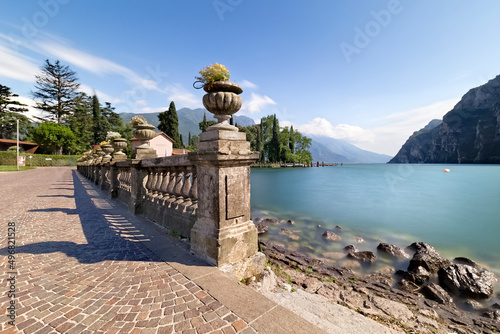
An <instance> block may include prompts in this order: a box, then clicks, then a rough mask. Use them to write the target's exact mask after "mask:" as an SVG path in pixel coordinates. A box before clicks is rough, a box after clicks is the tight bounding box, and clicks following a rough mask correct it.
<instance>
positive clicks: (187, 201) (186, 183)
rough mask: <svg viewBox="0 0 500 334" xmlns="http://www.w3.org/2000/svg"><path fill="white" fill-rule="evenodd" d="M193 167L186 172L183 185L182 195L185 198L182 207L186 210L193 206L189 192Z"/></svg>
mask: <svg viewBox="0 0 500 334" xmlns="http://www.w3.org/2000/svg"><path fill="white" fill-rule="evenodd" d="M191 175H192V172H191V167H187V168H186V171H185V172H184V184H183V185H182V189H181V195H182V197H183V203H182V206H183V207H184V208H186V207H188V206H190V205H191V204H192V201H191V198H190V197H189V192H190V191H191Z"/></svg>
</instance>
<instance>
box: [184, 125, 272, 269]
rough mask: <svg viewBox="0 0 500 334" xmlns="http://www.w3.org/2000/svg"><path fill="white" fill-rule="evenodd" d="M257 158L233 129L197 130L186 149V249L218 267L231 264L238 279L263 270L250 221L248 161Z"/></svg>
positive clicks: (255, 235)
mask: <svg viewBox="0 0 500 334" xmlns="http://www.w3.org/2000/svg"><path fill="white" fill-rule="evenodd" d="M209 129H210V128H209ZM258 157H259V153H258V152H251V151H250V143H249V142H247V141H246V135H245V133H243V132H238V131H237V129H236V128H235V127H234V130H227V127H226V129H224V130H219V129H215V130H212V131H207V132H204V133H202V134H201V135H200V142H199V144H198V148H197V152H193V153H189V159H190V160H191V161H192V162H193V163H194V165H195V166H196V173H197V179H196V181H195V182H196V183H197V191H198V194H197V196H196V197H197V198H198V209H197V213H198V219H197V221H196V223H195V224H194V226H193V228H192V230H191V250H192V251H193V252H194V253H195V254H197V255H198V256H200V257H202V258H204V259H206V260H207V261H209V262H210V263H213V264H215V265H217V266H219V267H224V266H227V267H231V268H230V269H229V270H230V271H232V272H233V273H234V274H235V275H236V276H238V277H249V276H251V275H254V274H256V273H259V272H261V271H262V270H263V268H264V261H265V256H264V255H263V254H261V253H258V239H257V230H256V228H255V225H254V224H253V222H252V221H251V220H250V165H251V164H252V163H254V162H255V161H256V160H257V159H258Z"/></svg>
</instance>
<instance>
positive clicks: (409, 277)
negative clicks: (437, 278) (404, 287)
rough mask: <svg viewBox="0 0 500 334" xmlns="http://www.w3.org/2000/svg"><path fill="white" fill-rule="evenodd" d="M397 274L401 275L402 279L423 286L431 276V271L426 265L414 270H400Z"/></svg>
mask: <svg viewBox="0 0 500 334" xmlns="http://www.w3.org/2000/svg"><path fill="white" fill-rule="evenodd" d="M396 275H397V276H399V277H401V280H406V281H409V282H412V283H414V284H416V285H417V286H422V285H423V284H425V283H426V282H427V281H428V280H429V278H430V277H431V273H430V272H428V271H427V270H426V269H425V268H424V267H420V266H419V267H417V268H415V269H414V270H413V271H411V272H408V271H403V270H398V271H397V272H396Z"/></svg>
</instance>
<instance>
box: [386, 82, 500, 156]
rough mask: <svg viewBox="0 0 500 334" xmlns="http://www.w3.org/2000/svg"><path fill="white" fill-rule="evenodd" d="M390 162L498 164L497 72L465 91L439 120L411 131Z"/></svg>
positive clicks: (499, 98) (499, 90) (499, 112)
mask: <svg viewBox="0 0 500 334" xmlns="http://www.w3.org/2000/svg"><path fill="white" fill-rule="evenodd" d="M389 162H390V163H479V164H491V163H494V164H498V163H500V75H499V76H497V77H496V78H494V79H492V80H490V81H488V82H487V83H486V84H484V85H482V86H479V87H476V88H473V89H471V90H469V91H468V92H467V93H466V94H465V95H464V96H463V97H462V99H461V100H460V101H459V102H458V103H457V104H456V105H455V107H454V108H453V109H452V110H451V111H449V112H448V113H447V114H446V115H444V117H443V120H442V121H441V122H440V123H439V122H436V120H433V121H431V123H429V124H428V125H427V126H426V127H424V128H423V129H421V130H419V131H417V132H415V133H413V135H412V136H411V137H410V138H408V140H407V141H406V143H405V144H404V145H403V146H402V147H401V149H400V150H399V152H398V154H396V156H395V157H394V158H393V159H391V161H389Z"/></svg>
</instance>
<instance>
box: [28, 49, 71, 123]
mask: <svg viewBox="0 0 500 334" xmlns="http://www.w3.org/2000/svg"><path fill="white" fill-rule="evenodd" d="M41 71H42V73H41V74H40V75H36V76H35V79H36V85H35V88H36V91H35V92H32V95H33V98H34V99H35V100H36V101H37V104H36V107H37V108H38V109H41V110H43V111H45V112H47V113H49V114H50V116H49V118H50V119H54V120H56V121H57V123H58V124H62V123H63V119H64V117H65V116H67V115H70V114H71V113H72V112H73V110H74V103H75V101H74V99H75V97H76V95H77V89H78V87H79V86H80V84H79V83H78V82H77V80H78V78H77V76H76V73H75V72H73V71H72V70H71V69H70V68H69V66H64V65H62V64H61V63H60V62H59V60H56V61H55V63H54V64H52V63H51V62H50V61H49V60H48V59H46V60H45V64H44V65H43V66H42V67H41Z"/></svg>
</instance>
